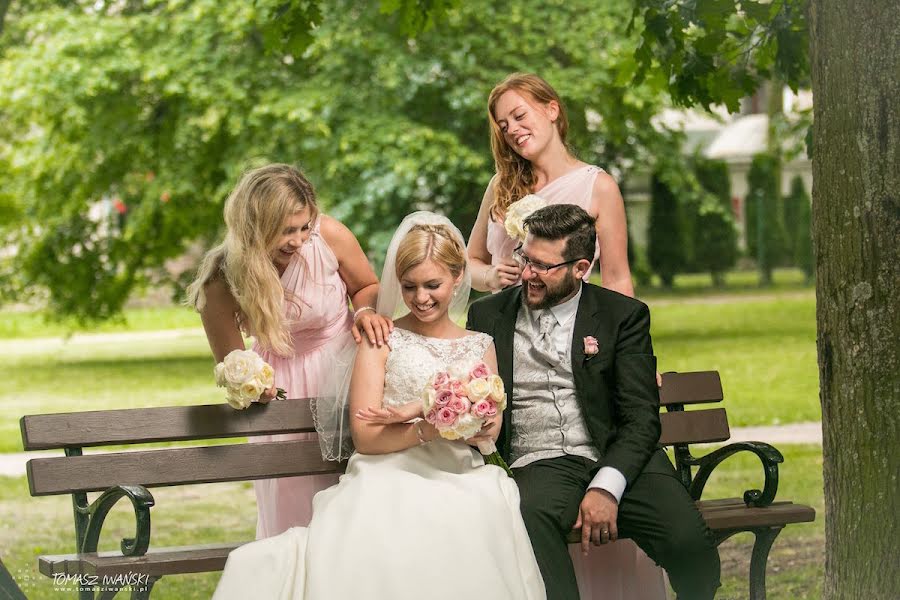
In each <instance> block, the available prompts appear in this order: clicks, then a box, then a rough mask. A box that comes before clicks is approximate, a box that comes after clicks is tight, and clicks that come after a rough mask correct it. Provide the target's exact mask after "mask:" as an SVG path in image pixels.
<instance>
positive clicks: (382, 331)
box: [350, 310, 394, 348]
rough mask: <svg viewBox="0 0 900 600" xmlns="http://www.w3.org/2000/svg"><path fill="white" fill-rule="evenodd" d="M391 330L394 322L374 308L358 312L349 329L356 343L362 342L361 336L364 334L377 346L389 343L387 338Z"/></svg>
mask: <svg viewBox="0 0 900 600" xmlns="http://www.w3.org/2000/svg"><path fill="white" fill-rule="evenodd" d="M392 331H394V322H393V321H392V320H391V319H389V318H387V317H385V316H384V315H379V314H378V313H377V312H375V311H374V310H364V311H362V312H360V313H359V314H358V315H357V316H356V319H355V320H354V321H353V328H352V329H351V330H350V332H351V333H352V334H353V339H354V340H356V343H357V344H359V343H360V342H362V339H363V336H365V337H366V338H368V340H369V343H371V344H372V345H373V346H377V347H379V348H381V347H382V346H384V345H385V344H388V345H390V344H389V338H390V336H391V332H392Z"/></svg>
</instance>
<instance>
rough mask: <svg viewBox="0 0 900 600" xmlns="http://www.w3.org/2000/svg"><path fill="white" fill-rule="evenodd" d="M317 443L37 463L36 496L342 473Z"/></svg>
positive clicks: (32, 479) (31, 475) (33, 465)
mask: <svg viewBox="0 0 900 600" xmlns="http://www.w3.org/2000/svg"><path fill="white" fill-rule="evenodd" d="M341 468H342V467H341V465H340V464H338V463H333V462H326V461H324V460H322V455H321V452H320V450H319V443H318V442H317V441H314V440H313V441H286V442H259V443H248V444H234V445H225V446H203V447H195V448H172V449H163V450H147V451H144V452H114V453H108V454H88V455H85V456H63V457H59V458H33V459H31V460H29V461H28V463H27V464H26V469H27V471H28V485H29V488H30V491H31V495H32V496H48V495H54V494H70V493H73V492H96V491H101V490H105V489H107V488H109V487H112V486H115V485H129V484H131V485H143V486H145V487H162V486H170V485H183V484H189V483H217V482H223V481H249V480H253V479H266V478H269V477H290V476H294V475H311V474H321V473H337V472H340V470H341Z"/></svg>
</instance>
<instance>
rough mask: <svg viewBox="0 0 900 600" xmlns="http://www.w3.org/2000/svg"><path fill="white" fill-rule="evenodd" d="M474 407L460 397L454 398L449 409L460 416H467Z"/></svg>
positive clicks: (448, 406)
mask: <svg viewBox="0 0 900 600" xmlns="http://www.w3.org/2000/svg"><path fill="white" fill-rule="evenodd" d="M470 406H472V405H471V404H470V403H469V401H468V400H466V399H465V398H460V397H459V396H454V397H453V399H452V400H450V404H448V405H447V408H449V409H450V410H452V411H453V412H455V413H456V414H458V415H462V414H465V413H467V412H469V407H470Z"/></svg>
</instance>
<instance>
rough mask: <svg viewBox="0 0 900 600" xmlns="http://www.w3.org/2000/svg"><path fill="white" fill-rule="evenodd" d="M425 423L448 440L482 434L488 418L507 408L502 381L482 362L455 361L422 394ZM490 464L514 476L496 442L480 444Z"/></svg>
mask: <svg viewBox="0 0 900 600" xmlns="http://www.w3.org/2000/svg"><path fill="white" fill-rule="evenodd" d="M422 408H423V412H424V414H425V421H427V422H428V423H431V424H432V425H434V427H435V428H436V429H437V430H438V433H439V434H440V436H441V437H442V438H444V439H447V440H458V439H468V438H470V437H472V436H473V435H475V434H476V433H478V432H479V431H481V427H482V426H483V425H484V423H485V421H487V420H488V419H489V418H491V417H494V416H496V415H497V413H498V412H503V409H505V408H506V391H505V390H504V387H503V380H502V379H500V377H498V376H497V375H494V374H492V373H491V371H490V369H489V368H488V366H487V365H486V364H485V363H484V362H481V361H476V362H465V361H463V362H456V363H453V364H452V365H450V367H449V368H448V369H447V370H446V371H437V372H436V373H435V374H434V375H432V376H431V377H430V378H429V380H428V383H426V384H425V389H424V390H423V391H422ZM478 450H479V451H480V452H481V454H482V455H483V456H484V462H485V464H488V465H496V466H498V467H500V468H501V469H503V470H505V471H506V473H507V474H508V475H509V476H510V477H512V471H510V470H509V467H508V466H507V464H506V462H505V461H504V460H503V459H502V458H501V457H500V453H499V452H497V446H496V445H495V444H494V442H493V441H490V440H489V441H485V442H479V443H478Z"/></svg>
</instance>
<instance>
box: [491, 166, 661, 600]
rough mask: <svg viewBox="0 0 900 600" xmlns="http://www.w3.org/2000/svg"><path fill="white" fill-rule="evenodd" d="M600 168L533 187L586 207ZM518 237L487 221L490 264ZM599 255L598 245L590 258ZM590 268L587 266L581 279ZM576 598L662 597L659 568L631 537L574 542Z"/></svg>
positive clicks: (507, 253)
mask: <svg viewBox="0 0 900 600" xmlns="http://www.w3.org/2000/svg"><path fill="white" fill-rule="evenodd" d="M602 172H603V169H601V168H600V167H595V166H593V165H583V166H581V167H577V168H575V169H573V170H572V171H569V172H568V173H566V174H565V175H562V176H561V177H557V178H556V179H554V180H553V181H551V182H549V183H548V184H547V185H545V186H544V187H542V188H541V189H540V190H538V191H537V192H535V195H536V196H540V197H541V198H543V199H544V200H546V201H547V203H548V204H575V205H577V206H580V207H581V208H583V209H584V210H586V211H588V212H590V206H591V198H592V195H593V189H594V180H596V178H597V174H598V173H602ZM518 244H519V242H518V241H517V240H515V239H514V238H511V237H510V236H509V234H507V233H506V229H505V228H504V226H503V223H500V222H496V221H489V222H488V229H487V249H488V252H490V253H491V264H497V263H498V262H500V261H501V260H503V259H508V258H510V257H512V252H513V250H515V248H516V246H518ZM599 256H600V245H599V241H598V243H597V249H596V252H595V255H594V259H595V262H596V259H597V258H598V257H599ZM592 270H593V265H592V266H591V270H589V271H588V273H587V275H585V277H584V279H585V281H587V279H588V277H589V276H590V274H591V271H592ZM569 555H570V556H571V557H572V563H573V565H574V566H575V576H576V578H577V580H578V591H579V595H580V596H581V600H666V597H667V592H666V587H667V586H666V579H665V572H664V571H663V570H662V568H661V567H659V566H657V565H656V563H654V562H653V560H651V559H650V557H649V556H647V555H646V554H645V553H644V551H643V550H641V549H640V548H639V547H638V546H637V544H635V543H634V542H633V541H631V540H619V541H617V542H616V543H614V544H607V545H605V546H591V550H590V552H589V553H588V555H587V556H584V555H583V554H582V553H581V547H580V546H578V545H570V546H569Z"/></svg>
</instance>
